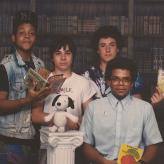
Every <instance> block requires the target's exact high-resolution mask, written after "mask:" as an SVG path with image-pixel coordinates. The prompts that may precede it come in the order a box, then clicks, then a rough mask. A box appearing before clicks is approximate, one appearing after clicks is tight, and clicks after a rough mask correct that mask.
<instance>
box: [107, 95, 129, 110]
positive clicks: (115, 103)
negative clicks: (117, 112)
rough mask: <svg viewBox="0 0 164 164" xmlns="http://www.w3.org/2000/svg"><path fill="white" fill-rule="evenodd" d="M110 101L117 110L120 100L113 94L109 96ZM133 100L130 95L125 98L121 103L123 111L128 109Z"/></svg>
mask: <svg viewBox="0 0 164 164" xmlns="http://www.w3.org/2000/svg"><path fill="white" fill-rule="evenodd" d="M107 97H108V100H109V102H110V104H111V106H112V108H113V109H116V107H117V104H118V102H119V101H120V100H118V99H117V98H116V97H115V96H113V94H112V93H110V94H108V96H107ZM131 99H132V96H131V95H130V94H128V95H127V96H126V97H125V98H123V99H122V100H121V101H120V102H121V104H122V106H123V110H124V109H126V108H125V107H126V105H128V103H129V101H130V100H131Z"/></svg>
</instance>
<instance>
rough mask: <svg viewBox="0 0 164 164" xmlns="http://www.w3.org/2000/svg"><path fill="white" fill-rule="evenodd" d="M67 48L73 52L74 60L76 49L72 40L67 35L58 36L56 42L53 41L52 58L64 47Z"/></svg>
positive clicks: (51, 47)
mask: <svg viewBox="0 0 164 164" xmlns="http://www.w3.org/2000/svg"><path fill="white" fill-rule="evenodd" d="M66 46H68V47H69V50H70V51H71V52H72V56H73V59H74V56H75V53H76V48H75V45H74V42H73V40H72V38H71V37H69V36H67V35H58V36H56V37H55V40H54V41H52V45H51V46H50V54H51V58H52V57H53V53H54V52H56V51H58V50H59V49H60V48H62V47H63V48H64V49H65V48H66Z"/></svg>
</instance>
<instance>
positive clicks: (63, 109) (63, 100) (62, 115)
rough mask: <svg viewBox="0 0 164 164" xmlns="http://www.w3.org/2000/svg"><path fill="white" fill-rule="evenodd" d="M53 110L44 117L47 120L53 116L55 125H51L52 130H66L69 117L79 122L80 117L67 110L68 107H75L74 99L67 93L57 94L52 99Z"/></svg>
mask: <svg viewBox="0 0 164 164" xmlns="http://www.w3.org/2000/svg"><path fill="white" fill-rule="evenodd" d="M52 107H53V108H54V110H53V112H52V113H50V114H49V115H47V116H45V117H44V120H45V122H49V121H50V120H51V119H52V118H53V122H54V126H52V127H50V128H49V129H50V131H51V132H56V131H57V132H64V131H65V125H66V123H67V118H69V119H70V120H72V121H73V122H75V123H77V122H78V117H76V116H74V115H72V114H70V113H68V112H67V108H68V107H71V108H72V109H73V108H74V103H73V100H72V99H71V98H70V97H69V96H67V95H57V96H56V97H55V98H54V100H53V101H52Z"/></svg>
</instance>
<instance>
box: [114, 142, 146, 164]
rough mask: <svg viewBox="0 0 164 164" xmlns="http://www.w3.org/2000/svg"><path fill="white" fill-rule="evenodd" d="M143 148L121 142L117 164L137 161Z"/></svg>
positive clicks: (128, 163) (129, 163)
mask: <svg viewBox="0 0 164 164" xmlns="http://www.w3.org/2000/svg"><path fill="white" fill-rule="evenodd" d="M143 151H144V150H143V149H140V148H138V147H133V146H130V145H127V144H122V145H121V148H120V151H119V155H118V161H117V162H118V164H131V163H134V161H135V162H137V161H139V160H140V159H141V157H142V154H143Z"/></svg>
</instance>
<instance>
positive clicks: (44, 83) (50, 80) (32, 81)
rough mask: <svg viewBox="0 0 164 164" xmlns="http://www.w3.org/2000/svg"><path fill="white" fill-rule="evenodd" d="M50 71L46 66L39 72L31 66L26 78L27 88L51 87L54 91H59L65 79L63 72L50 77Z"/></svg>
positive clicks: (37, 89) (40, 88)
mask: <svg viewBox="0 0 164 164" xmlns="http://www.w3.org/2000/svg"><path fill="white" fill-rule="evenodd" d="M49 74H50V72H49V71H48V70H46V69H44V68H42V69H40V70H39V71H38V72H36V71H35V70H33V69H32V68H30V69H29V70H28V72H27V74H26V76H25V78H24V80H25V84H26V86H27V88H34V87H35V90H36V91H39V90H42V89H44V88H45V87H50V88H51V91H52V92H57V91H58V90H59V89H60V87H61V86H62V84H63V83H64V81H65V78H64V76H63V74H60V75H53V76H50V77H49Z"/></svg>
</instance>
